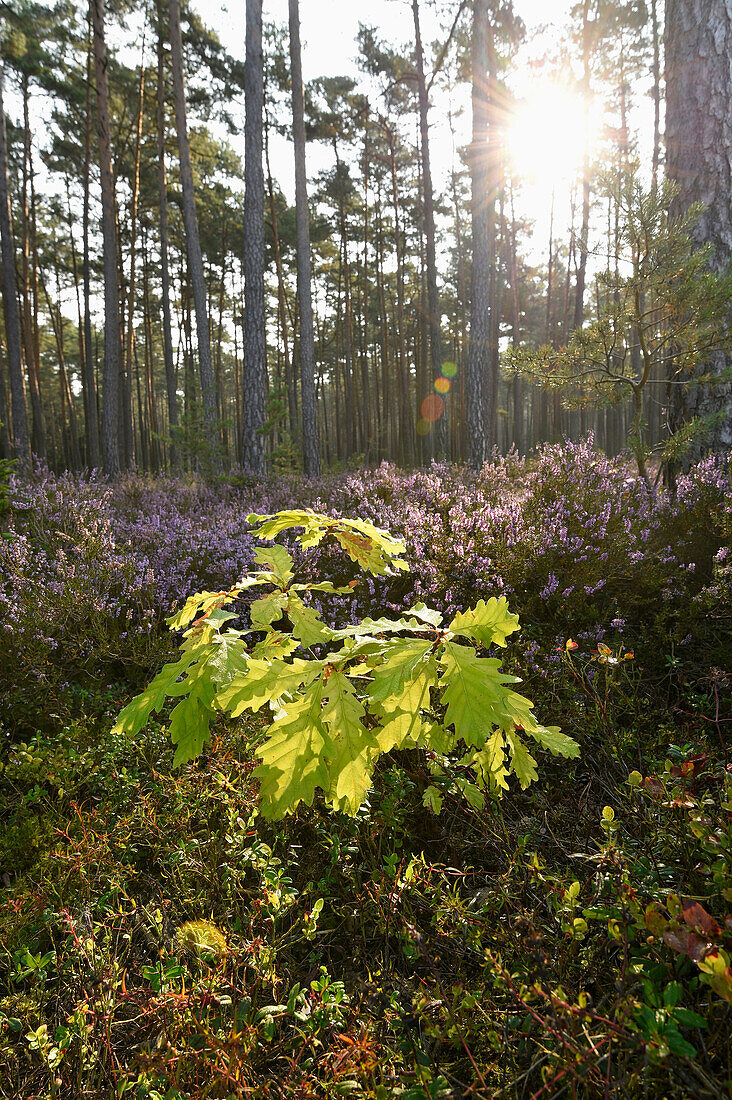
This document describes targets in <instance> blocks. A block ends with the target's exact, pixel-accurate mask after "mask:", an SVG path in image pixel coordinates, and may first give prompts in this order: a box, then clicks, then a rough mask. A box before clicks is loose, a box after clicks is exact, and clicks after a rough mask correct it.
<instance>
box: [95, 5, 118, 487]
mask: <svg viewBox="0 0 732 1100" xmlns="http://www.w3.org/2000/svg"><path fill="white" fill-rule="evenodd" d="M90 2H91V16H92V27H93V30H94V65H95V71H96V85H97V131H98V138H99V169H100V173H101V180H102V249H103V261H104V375H103V378H104V384H103V390H102V455H103V465H104V472H105V473H106V474H107V475H108V476H110V477H113V476H114V475H115V474H117V473H118V472H119V379H120V366H121V362H122V345H121V340H120V328H119V287H118V283H117V227H116V217H115V199H114V180H113V177H112V146H111V141H110V131H109V85H108V82H107V46H106V42H105V38H104V0H90Z"/></svg>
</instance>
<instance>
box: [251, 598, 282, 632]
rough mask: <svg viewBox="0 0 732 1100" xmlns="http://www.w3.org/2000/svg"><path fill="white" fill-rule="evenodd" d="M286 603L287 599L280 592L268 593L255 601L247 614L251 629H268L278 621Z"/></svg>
mask: <svg viewBox="0 0 732 1100" xmlns="http://www.w3.org/2000/svg"><path fill="white" fill-rule="evenodd" d="M286 602H287V597H286V596H285V595H284V594H283V593H282V592H269V593H268V594H267V595H266V596H262V598H261V599H259V600H255V601H254V603H253V604H252V606H251V608H250V611H249V614H250V617H251V621H252V626H253V627H261V628H263V627H268V626H269V625H270V623H273V622H274V621H275V619H279V618H280V616H281V615H282V611H283V609H284V607H285V604H286Z"/></svg>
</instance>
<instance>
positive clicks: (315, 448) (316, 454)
mask: <svg viewBox="0 0 732 1100" xmlns="http://www.w3.org/2000/svg"><path fill="white" fill-rule="evenodd" d="M289 15H290V67H291V72H292V137H293V141H294V144H295V225H296V233H297V297H298V306H299V316H300V348H299V350H300V385H301V397H302V401H301V403H302V448H303V464H304V468H305V474H306V476H307V477H319V475H320V447H319V444H318V413H317V405H316V399H315V342H314V336H313V302H312V286H311V282H312V273H311V259H310V215H309V212H308V192H307V174H306V171H305V111H304V95H303V85H302V57H301V51H300V13H299V8H298V0H289Z"/></svg>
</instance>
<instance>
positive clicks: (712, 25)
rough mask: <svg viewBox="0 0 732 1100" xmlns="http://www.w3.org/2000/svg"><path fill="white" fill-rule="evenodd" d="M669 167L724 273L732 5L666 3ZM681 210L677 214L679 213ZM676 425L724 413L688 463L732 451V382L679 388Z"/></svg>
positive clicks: (722, 0)
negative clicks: (698, 211) (698, 207)
mask: <svg viewBox="0 0 732 1100" xmlns="http://www.w3.org/2000/svg"><path fill="white" fill-rule="evenodd" d="M665 45H666V89H667V91H666V100H667V105H666V149H667V153H666V170H667V173H668V175H669V177H670V178H671V179H672V180H674V181H675V182H676V183H677V184H678V186H679V189H680V190H679V196H678V199H677V200H676V202H675V204H674V205H675V207H676V213H680V212H682V211H684V210H686V209H687V208H688V207H689V206H690V204H691V203H694V202H701V203H703V204H704V208H705V209H704V211H703V213H702V216H701V218H700V220H699V223H698V225H697V227H696V229H695V231H694V237H695V240H696V242H697V244H699V245H700V246H701V245H704V244H710V245H711V246H712V249H713V253H712V259H711V263H712V266H713V268H714V269H715V270H717V271H722V270H723V269H724V268H726V267H727V265H728V264H729V263H730V261H731V260H732V204H731V203H730V195H732V68H731V66H730V56H731V55H732V0H666V43H665ZM672 213H673V211H672ZM731 361H732V360H731V357H730V356H729V355H728V354H725V353H723V352H718V353H716V354H715V355H714V356H713V357H712V359H711V361H707V362H705V363H703V364H702V365H701V369H700V373H702V374H707V373H709V372H711V373H712V374H718V373H720V372H721V371H723V370H725V369H727V368H729V366H730V363H731ZM671 389H672V391H673V393H672V400H673V406H674V407H673V414H672V416H673V420H674V422H675V423H676V424H677V425H678V424H680V423H681V422H686V421H689V420H691V419H692V418H693V417H697V416H698V417H707V416H713V415H715V414H716V420H715V422H714V424H713V426H712V427H711V429H710V431H709V433H708V434H706V435H704V436H703V437H700V438H699V442H697V443H695V444H694V446H693V448H692V450H691V451H690V453H689V454H688V455H687V459H686V461H687V462H689V461H693V460H694V459H695V458H697V457H698V456H699V455H700V454H701V452H702V450H703V449H704V450H712V451H727V450H730V449H731V448H732V383H729V382H727V383H721V382H720V383H715V382H712V383H710V384H698V385H690V386H688V387H686V386H672V387H671Z"/></svg>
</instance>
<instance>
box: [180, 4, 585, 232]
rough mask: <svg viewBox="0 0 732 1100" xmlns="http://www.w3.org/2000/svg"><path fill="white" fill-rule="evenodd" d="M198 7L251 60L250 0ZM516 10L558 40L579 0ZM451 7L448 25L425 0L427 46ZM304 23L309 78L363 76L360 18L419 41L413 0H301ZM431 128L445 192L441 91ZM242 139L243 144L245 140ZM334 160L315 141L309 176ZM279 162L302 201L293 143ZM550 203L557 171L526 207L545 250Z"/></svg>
mask: <svg viewBox="0 0 732 1100" xmlns="http://www.w3.org/2000/svg"><path fill="white" fill-rule="evenodd" d="M193 4H194V6H195V8H196V10H197V11H198V12H199V14H200V16H201V18H202V19H203V21H204V22H205V23H206V24H207V25H208V26H210V27H211V28H212V29H213V30H215V31H216V32H217V33H218V34H219V36H220V38H221V40H222V42H223V43H224V45H225V46H226V48H227V49H228V50H229V51H230V52H231V53H232V54H234V55H235V56H239V57H242V58H243V56H244V11H245V8H244V0H228V2H227V3H221V2H220V0H193ZM438 7H440V8H443V9H444V8H445V7H446V6H445V5H444V4H439V5H438ZM514 7H515V10H516V11H517V13H518V14H519V15H520V16H521V18H522V19H523V20H524V22H525V23H526V26H527V31H528V35H529V37H531V35H532V33H533V32H536V31H538V30H539V28H540V27H541V28H546V32H547V38H548V39H549V40H554V41H558V40H560V39H561V36H562V32H563V29H565V28H566V21H567V18H568V13H569V9H570V7H571V0H514ZM450 9H452V11H454V10H455V7H454V4H451V5H450V6H449V8H448V9H447V10H448V14H447V15H445V16H444V17H443V24H442V25H441V23H440V20H439V18H438V17H437V13H436V11H435V7H434V6H433V5H432V4H427V3H424V0H423V2H422V4H421V13H420V14H421V19H422V37H423V40H424V42H425V44H426V45H427V44H429V43H432V42H434V41H442V40H444V36H445V33H446V32H445V29H444V25H445V24H446V23H447V22H448V19H449V20H450V21H451V19H452V15H451V14H450ZM287 17H288V3H287V0H264V18H265V20H267V21H274V22H276V23H280V24H286V23H287ZM300 22H301V35H302V40H303V76H304V79H305V80H306V81H308V80H312V79H314V78H315V77H318V76H334V75H341V74H348V75H353V76H354V77H358V76H359V73H358V69H357V66H356V60H355V59H356V54H357V47H356V43H355V38H356V34H357V31H358V25H359V23H365V24H370V25H372V26H374V27H375V28H376V29H377V31H378V33H379V35H380V37H382V38H383V39H384V40H385V41H387V42H388V43H390V44H394V45H401V44H408V43H411V42H412V40H413V36H414V24H413V18H412V9H411V3H410V2H409V0H366V2H361V3H357V2H354V0H340V2H339V0H300ZM542 37H543V36H542ZM518 76H519V74H517V77H518ZM515 86H516V88H517V90H520V91H521V93H522V94H526V93H529V94H530V91H531V89H530V86H529V85H528V84H525V82H524V81H523V80H521V79H520V77H519V78H518V79H517V80H516V81H515ZM462 95H463V97H464V98H463V101H462V105H464V106H465V107H468V106H469V89H468V88H467V86H466V87H465V88H463V89H462ZM458 105H459V104H458ZM415 125H416V122H415ZM430 126H431V130H432V142H431V147H432V155H433V160H434V162H435V163H434V173H433V174H434V176H435V181H436V186H437V187H438V189H439V188H440V187H441V185H442V181H443V180H444V179H445V178H446V177H447V173H448V172H449V169H450V161H451V156H452V150H451V137H450V133H449V130H448V129H447V103H446V102H445V97H444V96H443V97H442V99H441V97H440V95H439V93H438V94H437V95H436V96H434V102H433V105H432V110H431V113H430ZM457 126H458V127H459V128H461V130H462V133H459V134H458V144H459V145H462V144H465V143H467V142H468V141H469V127H470V117H469V110H465V111H464V114H463V117H462V119H461V120H460V121H459V122H458V124H457ZM527 139H528V141H529V142H531V140H532V138H531V134H528V135H527ZM234 144H236V145H237V148H238V145H239V143H238V142H235V143H234ZM330 161H331V155H330V153H329V151H328V150H327V149H326V148H323V147H322V146H318V145H315V144H311V145H309V146H308V174H309V175H310V176H311V177H312V176H314V175H315V174H317V172H318V171H319V170H321V169H324V168H326V167H328V166H329V165H330ZM272 162H273V164H272V170H273V174H274V175H275V176H276V178H277V180H278V182H279V183H280V186H281V187H282V188H283V190H284V191H285V194H286V195H287V196H288V199H289V200H290V201H294V170H293V165H292V152H291V149H290V148H289V146H288V145H287V143H286V142H285V141H283V140H277V139H275V140H273V143H272ZM554 178H555V174H554V173H553V172H552V173H551V179H552V180H554ZM550 204H551V182H549V176H547V177H546V178H544V179H543V180H534V182H533V183H530V184H527V186H526V188H525V194H524V196H523V202H522V207H524V212H525V213H526V214H528V216H529V217H531V218H532V219H534V220H535V222H536V237H537V246H538V247H539V248H541V247H542V246H541V245H540V244H539V241H540V240H542V241H543V239H544V237H545V236H546V234H547V230H548V218H549V209H550ZM560 205H561V204H560ZM565 215H566V211H565V210H563V209H559V208H558V209H557V211H556V216H557V222H558V224H559V225H561V224H562V221H563V220H564V217H565Z"/></svg>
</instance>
